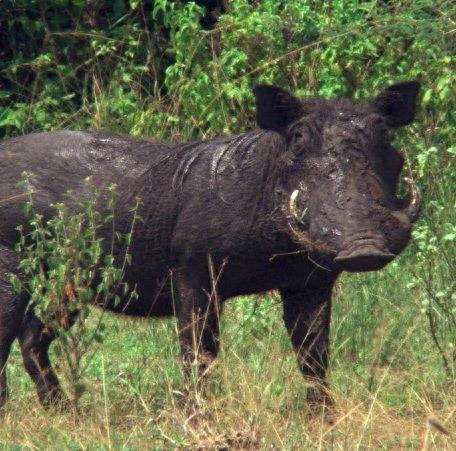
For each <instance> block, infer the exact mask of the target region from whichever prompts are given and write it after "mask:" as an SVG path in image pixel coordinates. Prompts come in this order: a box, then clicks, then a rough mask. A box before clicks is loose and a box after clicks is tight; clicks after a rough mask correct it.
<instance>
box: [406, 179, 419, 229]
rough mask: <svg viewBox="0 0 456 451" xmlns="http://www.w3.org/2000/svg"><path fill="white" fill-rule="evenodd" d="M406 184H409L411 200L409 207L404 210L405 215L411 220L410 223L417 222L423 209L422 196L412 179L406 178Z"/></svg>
mask: <svg viewBox="0 0 456 451" xmlns="http://www.w3.org/2000/svg"><path fill="white" fill-rule="evenodd" d="M404 182H405V183H406V184H407V187H408V190H409V196H410V200H409V203H408V205H407V206H406V207H405V209H404V213H405V214H406V215H407V216H408V218H409V219H410V222H415V221H416V220H417V219H418V217H419V215H420V209H421V196H420V192H419V191H418V188H417V187H416V186H415V184H414V183H413V181H412V179H409V178H408V177H404Z"/></svg>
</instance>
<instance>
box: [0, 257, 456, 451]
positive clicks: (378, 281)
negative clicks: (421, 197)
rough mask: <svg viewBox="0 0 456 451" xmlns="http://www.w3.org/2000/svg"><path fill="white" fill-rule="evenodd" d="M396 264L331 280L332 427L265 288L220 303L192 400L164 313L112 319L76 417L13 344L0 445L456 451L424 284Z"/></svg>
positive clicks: (447, 386)
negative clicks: (206, 374)
mask: <svg viewBox="0 0 456 451" xmlns="http://www.w3.org/2000/svg"><path fill="white" fill-rule="evenodd" d="M402 260H405V259H402ZM407 261H412V259H411V258H407ZM395 266H396V267H394V265H393V266H390V268H388V269H385V270H383V271H381V272H379V273H372V274H366V275H344V276H343V277H342V279H341V281H340V283H339V284H338V288H337V290H336V293H335V299H334V308H333V312H334V315H333V323H332V359H331V366H330V371H329V380H330V383H331V387H332V392H333V395H334V397H335V399H336V402H337V409H336V423H335V424H334V425H332V426H331V425H329V424H327V423H326V422H325V421H324V419H323V417H322V416H319V415H316V416H313V417H312V416H311V415H310V413H309V411H308V408H307V406H306V402H305V388H304V384H303V381H302V378H301V376H300V374H299V372H298V370H297V367H296V363H295V358H294V355H293V352H292V349H291V346H290V343H289V340H288V337H287V335H286V332H285V328H284V327H283V325H282V320H281V308H280V303H279V300H278V298H277V296H275V295H274V294H273V293H270V294H268V295H265V296H264V297H262V298H261V299H257V300H256V304H257V305H256V307H254V306H255V299H252V298H240V299H236V300H234V301H231V302H230V303H228V304H227V306H226V311H225V314H224V317H223V325H222V340H223V341H222V351H221V355H220V358H219V359H218V360H217V361H216V363H215V364H214V365H213V367H212V369H211V372H210V378H209V383H208V387H207V393H206V395H205V396H203V397H199V396H197V395H195V400H194V402H193V403H192V404H191V407H189V406H188V405H187V407H185V408H184V407H183V406H182V405H181V403H180V401H179V399H180V398H179V396H178V394H179V391H180V390H181V389H182V386H183V379H182V374H181V370H180V364H179V349H178V343H177V337H176V331H175V323H174V320H173V319H168V320H150V321H144V320H132V319H129V318H122V317H116V316H110V317H109V319H108V323H107V329H108V332H107V335H106V340H105V343H103V344H101V345H100V348H99V350H98V352H97V354H96V356H95V358H94V359H93V361H92V363H91V366H90V370H89V373H88V391H87V393H86V395H85V396H84V397H83V400H82V414H81V415H80V416H78V417H77V418H76V417H75V416H74V415H73V414H71V413H65V414H57V413H55V412H46V411H44V410H43V409H42V408H41V407H40V406H39V404H38V402H37V400H36V398H35V394H34V389H33V387H32V384H31V382H30V381H29V379H28V377H27V376H26V374H25V372H24V370H23V368H22V364H21V357H20V354H19V352H18V350H17V349H15V350H14V352H13V353H12V356H11V360H10V365H9V369H8V376H9V380H10V387H11V398H10V401H9V403H8V408H7V412H6V414H5V417H4V420H3V423H2V424H1V425H0V443H1V444H2V445H3V447H4V449H15V448H16V449H19V448H21V447H25V448H30V449H48V448H53V449H145V448H147V449H163V448H171V449H172V448H198V447H199V448H200V449H205V448H206V449H214V448H217V447H219V448H223V447H228V448H236V447H237V448H242V447H244V448H250V449H252V448H261V449H266V448H270V447H271V446H272V447H275V448H280V449H398V448H401V447H402V448H405V449H417V450H419V449H439V450H440V449H454V446H456V442H455V439H454V435H455V434H456V415H455V412H456V406H455V403H454V400H455V384H454V382H455V379H454V378H453V377H450V378H448V377H447V376H445V373H444V371H443V369H442V365H441V361H440V356H439V355H438V353H436V352H435V350H434V349H433V345H432V340H431V338H430V336H429V332H428V326H427V320H426V317H425V316H424V315H422V314H421V313H420V305H419V302H418V298H419V296H420V293H419V292H413V291H410V290H407V289H406V288H405V287H406V285H407V284H406V281H407V279H408V277H409V274H408V270H409V269H410V267H409V265H405V264H403V262H399V263H398V264H397V265H395ZM54 360H55V359H54ZM436 421H438V422H439V423H440V424H442V425H443V426H444V427H445V428H446V429H447V430H448V431H449V432H450V434H451V435H450V436H449V437H447V436H445V435H444V434H442V433H441V432H439V431H438V430H437V429H436V427H435V426H433V424H435V422H436Z"/></svg>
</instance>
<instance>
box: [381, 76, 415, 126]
mask: <svg viewBox="0 0 456 451" xmlns="http://www.w3.org/2000/svg"><path fill="white" fill-rule="evenodd" d="M419 90H420V83H419V82H418V81H404V82H402V83H397V84H395V85H392V86H390V87H389V88H386V89H385V90H384V91H383V92H381V93H380V94H379V95H378V96H377V97H376V98H375V99H374V100H373V104H374V108H375V109H376V111H377V112H379V113H381V114H382V115H383V116H384V117H385V118H386V120H387V121H388V125H390V126H391V127H400V126H402V125H407V124H410V123H411V122H412V121H413V119H414V118H415V112H416V103H417V99H418V91H419Z"/></svg>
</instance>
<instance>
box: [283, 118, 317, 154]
mask: <svg viewBox="0 0 456 451" xmlns="http://www.w3.org/2000/svg"><path fill="white" fill-rule="evenodd" d="M289 143H290V150H291V151H292V152H293V153H295V154H300V153H302V152H304V151H306V150H309V148H310V147H311V146H312V133H311V131H310V128H309V127H308V126H307V125H304V124H302V123H301V124H299V125H298V126H296V127H294V128H293V129H292V130H290V132H289Z"/></svg>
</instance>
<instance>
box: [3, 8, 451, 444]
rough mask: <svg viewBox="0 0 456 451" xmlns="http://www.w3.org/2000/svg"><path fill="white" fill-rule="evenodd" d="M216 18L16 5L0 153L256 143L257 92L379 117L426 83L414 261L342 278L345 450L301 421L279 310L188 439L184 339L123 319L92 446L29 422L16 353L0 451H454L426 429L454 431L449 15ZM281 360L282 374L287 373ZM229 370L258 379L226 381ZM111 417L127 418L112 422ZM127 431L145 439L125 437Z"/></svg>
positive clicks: (417, 148) (245, 310) (247, 305)
mask: <svg viewBox="0 0 456 451" xmlns="http://www.w3.org/2000/svg"><path fill="white" fill-rule="evenodd" d="M204 13H205V12H204V9H203V8H201V7H199V6H197V5H195V3H193V2H179V1H171V0H155V1H151V0H143V1H140V0H130V1H126V0H115V1H110V2H108V1H103V0H86V1H85V0H73V1H69V0H29V1H27V0H3V1H2V2H1V3H0V44H1V45H0V137H8V136H14V135H21V134H24V133H29V132H33V131H40V130H53V129H61V128H72V129H87V128H91V129H104V130H112V131H114V132H119V133H126V134H131V135H133V136H151V137H159V138H164V139H169V140H185V139H195V138H207V137H212V136H216V135H218V134H222V133H235V132H238V131H244V130H246V129H247V128H249V127H253V126H254V105H253V95H252V91H251V88H252V86H253V85H254V84H256V83H259V82H261V83H275V84H277V85H280V86H282V87H286V88H288V89H290V90H291V91H293V92H294V93H295V94H297V95H299V96H314V95H322V96H328V97H330V96H353V97H356V98H366V97H370V96H373V95H375V94H376V93H378V92H379V91H380V90H381V89H382V88H383V87H385V86H386V85H388V84H389V83H393V82H395V81H398V80H408V79H416V78H418V79H420V80H421V81H422V85H423V88H422V96H421V105H420V109H419V111H420V112H419V115H418V118H417V121H416V122H415V123H414V124H413V125H412V126H410V127H407V129H406V130H403V131H402V132H401V133H400V134H399V136H398V138H397V144H398V146H399V147H400V148H401V149H402V150H403V152H404V155H405V156H406V162H407V167H406V169H405V174H406V175H409V176H412V177H413V178H414V179H415V181H416V183H417V184H418V185H419V186H420V188H421V191H422V193H423V197H424V210H423V215H422V219H421V220H420V222H419V223H418V225H417V227H416V229H415V232H414V238H415V240H414V243H412V245H411V246H410V247H409V248H408V250H407V251H406V252H405V254H404V255H403V256H401V257H400V258H399V259H398V260H396V261H395V262H394V263H393V264H391V265H389V266H388V267H387V268H386V269H385V270H383V271H381V272H378V273H373V274H367V275H350V276H344V277H343V278H342V280H341V282H340V284H339V286H338V289H337V299H336V302H335V303H334V327H333V333H332V343H333V344H332V347H333V357H332V371H331V375H330V376H331V382H332V385H333V387H334V391H335V396H336V398H339V404H340V405H341V410H342V412H343V415H342V418H343V419H344V421H341V422H340V424H339V426H338V427H339V429H340V430H341V431H342V433H341V434H339V435H337V434H338V432H337V428H336V429H330V430H328V429H324V428H323V426H322V427H321V428H318V427H317V429H312V427H314V426H312V423H309V424H310V425H309V424H307V423H306V422H305V421H304V422H303V421H301V420H302V418H301V416H302V414H303V413H302V412H303V411H304V410H305V407H304V406H305V403H304V401H303V399H304V398H303V394H302V393H303V390H302V388H301V387H302V383H301V381H300V379H299V375H298V374H295V373H297V370H296V369H295V368H294V357H293V355H292V353H291V349H290V347H289V344H288V340H287V337H286V335H285V334H284V332H283V330H282V329H283V328H282V325H281V320H280V308H279V305H278V304H277V302H276V300H275V298H274V296H266V297H264V298H263V299H262V300H261V301H257V302H252V300H251V299H238V300H236V301H235V302H233V303H232V304H231V306H229V307H228V309H227V314H226V320H225V323H224V333H223V339H224V351H223V353H222V358H221V359H220V362H221V363H219V364H218V365H219V366H218V367H216V369H215V373H216V374H215V376H214V379H217V378H219V379H222V380H223V381H224V386H226V388H224V389H223V388H221V387H216V388H214V390H213V393H212V398H211V401H208V403H209V404H208V406H207V411H206V412H205V413H204V414H203V415H202V417H203V420H201V421H203V426H201V424H200V425H199V427H198V428H192V427H191V426H189V423H188V421H187V420H188V418H187V417H185V418H184V417H180V416H179V415H183V414H182V413H179V409H178V407H177V406H175V404H174V401H173V399H172V390H176V389H178V387H179V384H180V382H181V381H180V376H179V368H178V357H177V355H178V352H177V348H176V344H175V343H174V342H175V341H176V338H175V336H173V333H174V324H173V322H172V321H165V322H155V321H151V322H150V323H149V322H147V323H146V322H140V323H138V322H132V320H128V321H127V322H126V320H124V319H117V318H113V319H112V320H111V321H112V325H111V326H112V331H113V334H112V337H111V338H110V339H111V342H110V343H108V345H107V346H106V347H103V348H100V359H99V360H98V362H95V363H94V364H93V368H92V375H93V378H94V381H95V382H94V391H93V393H94V394H93V395H92V397H88V399H87V405H88V406H92V405H95V406H97V405H99V406H101V407H100V408H99V410H97V408H96V407H93V408H91V409H92V410H90V408H89V407H87V408H88V409H89V413H88V419H87V420H86V421H87V422H88V423H87V424H85V427H84V428H82V429H83V430H84V431H85V433H83V434H82V435H81V429H78V427H80V426H77V425H69V424H68V423H65V421H70V420H68V418H66V419H63V420H61V423H57V425H56V426H55V427H53V426H51V424H52V420H51V417H49V418H48V417H46V416H44V417H43V418H44V419H42V420H41V421H39V422H34V423H33V424H34V426H30V425H29V424H28V423H27V418H28V417H27V414H24V411H25V412H28V410H29V408H30V407H29V406H30V405H33V404H34V403H35V401H34V399H33V395H32V394H31V386H30V383H29V381H28V379H27V378H26V377H25V376H24V372H23V370H22V369H21V368H20V359H19V356H18V354H17V352H16V354H15V355H13V357H12V361H13V365H12V367H11V369H10V370H9V371H10V380H11V382H12V384H13V390H12V391H13V400H12V401H11V403H10V404H12V405H16V406H18V407H16V410H14V409H13V410H12V412H11V413H10V414H9V416H8V418H7V421H6V422H5V423H4V424H5V425H4V426H2V427H3V429H4V430H3V432H2V433H0V437H7V439H6V440H7V441H6V442H5V443H10V444H11V443H16V444H17V443H20V444H25V445H30V446H38V447H39V445H40V444H42V443H47V444H48V445H49V444H50V445H53V446H60V445H61V446H65V447H66V446H68V443H72V441H73V440H74V437H82V438H80V439H78V440H79V442H77V443H79V444H80V446H82V447H85V446H88V445H90V444H93V443H101V444H103V446H114V445H116V444H117V445H119V446H120V444H125V443H127V442H128V441H130V442H128V443H131V444H132V445H131V446H133V447H135V446H141V445H143V444H144V443H149V442H147V440H152V442H150V443H154V444H156V446H159V447H160V446H165V445H166V446H196V444H207V445H208V446H210V445H213V446H215V444H217V443H221V444H223V443H225V442H226V443H228V442H229V440H231V439H232V437H238V436H237V435H236V434H238V433H239V434H241V439H242V437H244V436H245V437H248V440H251V441H250V442H249V443H251V444H252V443H253V444H255V446H260V447H263V446H266V445H268V444H273V445H275V446H279V447H286V448H287V447H293V446H297V447H299V446H304V445H305V446H314V447H318V446H320V445H321V444H323V445H324V446H330V445H331V444H332V445H331V446H335V447H339V448H344V446H345V445H344V443H345V442H344V440H347V437H349V438H348V442H346V443H356V444H357V446H359V447H367V448H369V447H374V448H375V447H384V446H396V445H397V446H398V445H402V446H407V447H413V446H416V447H418V446H422V445H423V444H425V445H426V446H428V445H429V446H432V445H435V446H439V447H440V448H442V447H448V448H449V449H450V448H451V446H452V445H451V443H453V445H454V442H451V439H446V438H444V437H443V436H441V437H440V436H439V435H438V434H437V435H435V434H434V433H433V429H432V428H431V429H430V427H431V426H432V421H431V422H426V421H427V420H426V418H428V417H429V416H438V417H439V418H441V421H442V422H444V423H445V424H446V427H447V428H450V429H451V428H453V429H452V430H453V431H454V432H456V427H455V411H454V401H455V397H454V395H455V359H456V351H455V348H454V346H455V345H456V339H455V338H456V258H455V257H456V194H455V192H456V190H455V187H456V165H455V154H456V141H455V137H456V90H455V86H456V6H455V5H454V2H452V1H444V0H437V1H431V0H415V1H413V0H391V1H381V0H373V1H356V0H334V1H313V0H294V1H285V0H282V1H277V0H262V1H250V2H248V1H247V0H232V1H231V2H230V3H229V11H228V13H227V14H224V15H222V16H221V17H220V20H219V22H218V23H217V25H216V26H215V27H214V28H213V29H211V30H207V29H203V28H202V26H201V24H200V19H201V17H202V15H204ZM130 323H132V324H134V328H135V329H137V331H136V334H135V333H132V332H131V331H130V330H129V329H131V327H129V324H130ZM119 348H120V349H121V351H122V352H123V353H125V354H124V357H122V358H121V357H120V356H118V355H116V352H118V349H119ZM252 348H253V350H252ZM111 351H112V352H111ZM169 353H171V354H173V355H175V362H173V363H170V360H169V358H168V354H169ZM127 356H128V357H127ZM277 359H278V361H280V362H282V369H277V368H276V369H274V365H275V361H276V360H277ZM108 362H110V363H108ZM105 365H106V367H105ZM157 365H158V367H159V368H160V369H159V370H157ZM165 367H166V368H165ZM271 367H272V368H271ZM233 371H234V372H239V374H244V375H245V377H244V378H242V377H241V378H239V380H237V381H233V380H230V377H231V376H232V374H231V375H230V374H228V375H227V378H226V380H225V378H224V375H225V373H230V372H233ZM290 375H292V376H290ZM146 376H147V378H148V380H147V382H146V380H145V379H146ZM289 380H291V381H292V383H288V381H289ZM97 384H98V385H97ZM236 384H237V385H236ZM100 392H101V393H102V395H97V393H100ZM241 393H242V395H241ZM97 396H102V398H99V397H97ZM125 399H131V400H132V401H131V403H130V404H128V403H127V404H128V407H129V408H130V407H131V409H126V407H125V401H122V400H125ZM97 402H98V404H97ZM116 403H117V404H121V405H122V406H123V408H121V407H116V408H109V406H112V405H117V404H116ZM240 406H242V407H240ZM287 406H288V407H287ZM451 406H453V407H451ZM105 407H106V409H105ZM21 409H22V410H21ZM36 409H39V408H38V407H36ZM173 409H176V410H173ZM128 412H130V413H128ZM222 412H223V413H224V419H223V420H221V419H220V417H219V415H221V414H222ZM237 412H241V413H240V414H239V413H237ZM105 414H106V415H105ZM40 415H41V414H40ZM125 415H126V416H127V417H128V418H130V419H131V421H132V424H133V423H135V422H136V424H138V426H137V427H135V428H133V429H131V428H129V426H126V427H125V426H123V425H122V424H121V420H120V419H121V418H125ZM105 417H106V418H105ZM132 418H135V420H134V421H133V420H132ZM240 418H242V420H241V419H240ZM259 418H263V419H264V418H266V420H267V421H266V420H265V423H266V424H269V423H268V421H269V422H270V423H271V424H272V425H274V428H275V431H276V432H275V433H273V432H271V425H269V426H264V424H262V423H261V421H260V420H259ZM29 420H30V422H31V420H32V418H30V419H29ZM125 421H126V424H130V423H128V421H127V420H125ZM345 422H347V425H346V426H345ZM70 423H71V421H70ZM59 424H60V429H59ZM18 425H19V426H18ZM429 425H431V426H429ZM18 427H19V428H20V430H21V431H22V432H21V433H20V434H19V436H15V433H14V432H12V431H17V430H18V429H17V428H18ZM344 427H345V428H346V429H344ZM30 431H34V435H33V434H31V432H30ZM135 431H136V432H135ZM328 431H329V432H328ZM395 431H396V432H395ZM78 434H79V435H78ZM230 434H231V435H230ZM334 434H336V435H334ZM32 435H33V437H35V438H32ZM17 437H19V438H17ZM50 437H51V438H50ZM52 437H54V438H52ZM116 437H117V438H116ZM146 437H152V439H149V438H147V439H146ZM0 440H3V438H2V439H0ZM116 440H117V441H116ZM142 440H146V442H143V441H142ZM217 440H218V441H217ZM233 440H234V439H233ZM236 440H237V439H236ZM246 440H247V439H246ZM439 440H440V441H439ZM230 443H231V442H230ZM236 443H237V442H236ZM122 446H123V445H122Z"/></svg>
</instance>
